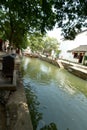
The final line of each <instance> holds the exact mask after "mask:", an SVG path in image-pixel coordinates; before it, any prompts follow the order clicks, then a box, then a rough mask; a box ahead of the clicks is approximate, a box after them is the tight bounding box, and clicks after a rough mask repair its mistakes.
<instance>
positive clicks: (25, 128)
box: [0, 66, 33, 130]
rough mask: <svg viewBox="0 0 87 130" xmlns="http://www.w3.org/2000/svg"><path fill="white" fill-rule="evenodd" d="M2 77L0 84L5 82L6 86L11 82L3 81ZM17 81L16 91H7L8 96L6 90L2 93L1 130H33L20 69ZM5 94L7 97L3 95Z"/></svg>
mask: <svg viewBox="0 0 87 130" xmlns="http://www.w3.org/2000/svg"><path fill="white" fill-rule="evenodd" d="M16 67H18V66H16ZM16 69H17V68H16ZM0 77H1V78H0V84H4V83H5V82H6V84H8V83H9V81H8V80H5V79H3V78H2V76H1V75H0ZM16 79H17V86H16V91H13V90H12V91H6V93H7V94H5V90H3V91H2V93H1V94H2V95H1V97H0V130H33V126H32V122H31V117H30V112H29V108H28V105H27V99H26V95H25V90H24V87H23V83H22V79H21V76H20V71H19V68H18V70H17V73H16ZM0 92H1V91H0ZM3 92H4V94H5V95H3ZM6 96H7V97H6ZM5 98H6V100H5Z"/></svg>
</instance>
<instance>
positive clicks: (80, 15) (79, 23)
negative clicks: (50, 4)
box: [54, 0, 87, 40]
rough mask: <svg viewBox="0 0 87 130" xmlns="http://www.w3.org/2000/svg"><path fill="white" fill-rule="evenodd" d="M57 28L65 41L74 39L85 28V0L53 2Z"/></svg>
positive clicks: (86, 19)
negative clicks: (60, 29)
mask: <svg viewBox="0 0 87 130" xmlns="http://www.w3.org/2000/svg"><path fill="white" fill-rule="evenodd" d="M54 8H55V9H56V18H57V25H58V27H61V28H62V35H63V36H64V37H65V38H66V39H71V40H72V39H74V38H75V36H76V35H77V34H78V33H79V32H81V29H82V27H87V0H84V1H83V0H77V1H75V0H63V1H62V0H59V1H57V0H56V1H55V2H54Z"/></svg>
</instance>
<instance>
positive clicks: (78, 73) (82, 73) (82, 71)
mask: <svg viewBox="0 0 87 130" xmlns="http://www.w3.org/2000/svg"><path fill="white" fill-rule="evenodd" d="M39 58H40V59H41V60H44V61H47V62H49V63H51V64H53V65H56V66H58V67H60V66H59V64H58V61H56V60H52V59H50V58H48V57H42V56H40V57H39ZM61 64H62V65H63V67H64V69H66V70H68V71H69V72H70V73H72V74H74V75H76V76H78V77H80V78H82V79H84V80H87V73H86V72H87V70H86V68H84V69H83V67H81V68H82V69H81V68H80V67H79V69H78V67H76V68H75V67H74V65H73V64H71V63H68V62H66V63H65V62H63V61H61ZM85 70H86V72H85Z"/></svg>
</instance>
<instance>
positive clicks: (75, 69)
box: [62, 62, 87, 80]
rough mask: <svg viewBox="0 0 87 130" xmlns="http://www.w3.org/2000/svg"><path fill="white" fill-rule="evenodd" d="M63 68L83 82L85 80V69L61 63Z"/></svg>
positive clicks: (86, 77)
mask: <svg viewBox="0 0 87 130" xmlns="http://www.w3.org/2000/svg"><path fill="white" fill-rule="evenodd" d="M62 64H63V66H64V68H65V69H67V70H68V71H69V72H70V73H72V74H74V75H76V76H78V77H80V78H82V79H84V80H87V73H86V72H87V70H86V68H85V69H83V67H82V68H81V67H74V66H73V65H72V64H70V63H65V62H62Z"/></svg>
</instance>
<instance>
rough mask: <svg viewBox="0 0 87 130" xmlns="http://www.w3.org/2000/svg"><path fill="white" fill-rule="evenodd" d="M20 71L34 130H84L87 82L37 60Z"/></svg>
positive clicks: (29, 60) (27, 61) (86, 125)
mask: <svg viewBox="0 0 87 130" xmlns="http://www.w3.org/2000/svg"><path fill="white" fill-rule="evenodd" d="M22 69H23V85H24V87H25V92H26V96H27V101H28V105H29V109H30V113H31V118H32V124H33V127H34V130H87V81H85V80H82V79H80V78H78V77H76V76H74V75H72V74H71V73H68V72H67V71H66V70H64V69H60V68H58V67H56V66H54V65H51V64H49V63H47V62H45V61H41V60H39V59H33V58H23V60H22Z"/></svg>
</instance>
